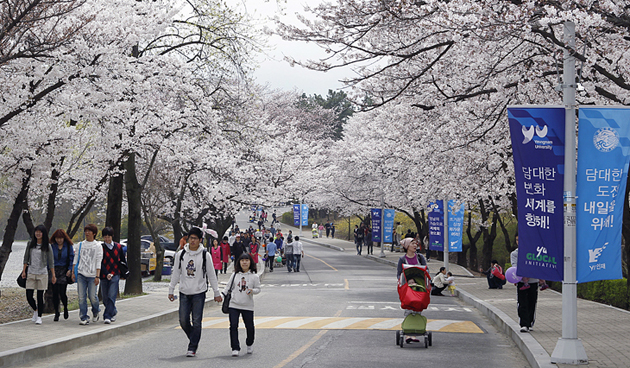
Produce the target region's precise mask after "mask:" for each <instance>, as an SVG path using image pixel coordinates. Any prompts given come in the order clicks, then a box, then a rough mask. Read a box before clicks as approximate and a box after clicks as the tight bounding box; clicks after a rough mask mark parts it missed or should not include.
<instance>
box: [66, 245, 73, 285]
mask: <svg viewBox="0 0 630 368" xmlns="http://www.w3.org/2000/svg"><path fill="white" fill-rule="evenodd" d="M71 246H72V245H69V244H68V258H67V262H66V264H67V267H66V268H67V269H68V271H70V270H71V269H72V265H71V264H70V247H71ZM66 283H67V284H68V285H72V284H74V281H72V275H70V276H66Z"/></svg>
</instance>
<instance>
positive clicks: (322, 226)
mask: <svg viewBox="0 0 630 368" xmlns="http://www.w3.org/2000/svg"><path fill="white" fill-rule="evenodd" d="M317 233H318V235H319V238H320V239H321V238H322V237H323V235H324V225H323V224H319V226H318V227H317Z"/></svg>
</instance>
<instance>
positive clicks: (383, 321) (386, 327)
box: [178, 312, 484, 333]
mask: <svg viewBox="0 0 630 368" xmlns="http://www.w3.org/2000/svg"><path fill="white" fill-rule="evenodd" d="M338 315H340V313H339V312H337V313H336V316H335V317H256V318H254V325H255V326H256V328H257V329H287V330H289V329H290V330H383V331H395V330H400V324H401V323H402V320H403V319H402V318H362V317H338ZM239 325H243V324H242V323H239ZM229 327H230V322H229V321H228V319H227V317H208V318H204V319H203V328H204V329H207V328H213V329H226V328H229ZM178 328H179V327H178ZM427 330H428V331H434V332H455V333H484V332H483V330H482V329H481V328H479V326H477V325H476V324H475V323H474V322H472V321H458V320H444V319H429V320H427Z"/></svg>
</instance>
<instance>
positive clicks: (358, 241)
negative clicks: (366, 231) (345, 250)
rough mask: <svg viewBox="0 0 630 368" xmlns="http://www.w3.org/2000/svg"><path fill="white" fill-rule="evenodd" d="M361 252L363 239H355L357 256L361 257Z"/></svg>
mask: <svg viewBox="0 0 630 368" xmlns="http://www.w3.org/2000/svg"><path fill="white" fill-rule="evenodd" d="M362 250H363V239H357V254H358V255H361V251H362Z"/></svg>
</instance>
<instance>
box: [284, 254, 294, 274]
mask: <svg viewBox="0 0 630 368" xmlns="http://www.w3.org/2000/svg"><path fill="white" fill-rule="evenodd" d="M286 256H287V269H288V270H289V272H291V271H292V270H293V269H294V268H295V265H294V259H293V254H287V255H286Z"/></svg>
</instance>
